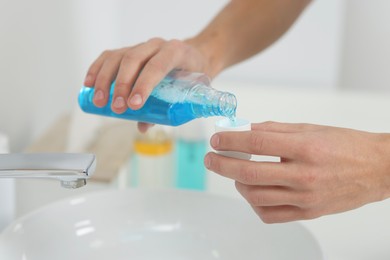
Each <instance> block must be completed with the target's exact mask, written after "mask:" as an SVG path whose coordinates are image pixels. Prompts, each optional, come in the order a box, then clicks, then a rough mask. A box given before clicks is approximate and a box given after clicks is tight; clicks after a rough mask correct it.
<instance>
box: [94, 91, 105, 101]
mask: <svg viewBox="0 0 390 260" xmlns="http://www.w3.org/2000/svg"><path fill="white" fill-rule="evenodd" d="M94 99H95V100H96V101H100V100H103V99H104V93H103V91H102V90H98V91H96V93H95V96H94Z"/></svg>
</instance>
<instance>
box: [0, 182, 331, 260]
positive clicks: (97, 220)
mask: <svg viewBox="0 0 390 260" xmlns="http://www.w3.org/2000/svg"><path fill="white" fill-rule="evenodd" d="M0 259H4V260H46V259H47V260H53V259H55V260H62V259H66V260H69V259H83V260H88V259H91V260H92V259H93V260H99V259H104V260H107V259H110V260H111V259H112V260H116V259H136V260H157V259H158V260H176V259H183V260H184V259H185V260H190V259H194V260H195V259H196V260H208V259H224V260H240V259H245V260H251V259H266V260H286V259H288V260H292V259H296V260H306V259H307V260H321V259H323V255H322V252H321V250H320V247H319V245H318V244H317V242H316V240H315V239H314V237H313V236H312V235H311V234H310V233H309V232H308V230H306V229H305V228H304V227H303V226H302V225H300V224H299V223H287V224H272V225H267V224H264V223H262V222H261V221H260V219H259V218H258V217H257V216H256V215H255V213H254V212H253V211H252V209H251V208H250V207H249V206H248V205H247V204H246V203H245V202H244V201H241V200H235V199H230V198H225V197H219V196H215V195H211V194H208V193H202V192H190V191H183V190H171V191H148V190H138V189H135V190H133V189H130V190H124V191H104V192H98V193H90V194H87V195H84V196H80V197H76V198H71V199H67V200H63V201H60V202H56V203H54V204H51V205H49V206H46V207H44V208H42V209H39V210H37V211H35V212H33V213H30V214H28V215H26V216H25V217H22V218H20V219H18V220H16V221H14V222H13V223H12V224H11V225H10V226H9V227H7V228H6V229H5V230H4V231H3V233H2V234H1V235H0Z"/></svg>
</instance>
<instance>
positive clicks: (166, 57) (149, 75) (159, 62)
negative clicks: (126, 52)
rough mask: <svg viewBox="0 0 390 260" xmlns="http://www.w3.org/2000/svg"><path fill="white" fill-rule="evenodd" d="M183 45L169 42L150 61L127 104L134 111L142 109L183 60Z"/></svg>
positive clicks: (173, 41) (177, 42)
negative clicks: (155, 88)
mask: <svg viewBox="0 0 390 260" xmlns="http://www.w3.org/2000/svg"><path fill="white" fill-rule="evenodd" d="M182 46H183V45H182V43H181V42H179V41H175V40H172V41H169V42H167V43H166V44H164V46H163V47H162V48H161V49H160V50H159V52H157V53H156V55H154V56H153V57H151V58H150V60H148V62H147V63H146V64H145V66H144V67H143V69H142V72H141V73H140V75H139V77H138V79H137V81H136V82H135V84H134V87H133V89H132V91H131V94H130V96H129V98H128V101H127V104H128V106H129V107H130V108H132V109H139V108H141V107H142V106H143V105H144V103H145V101H146V99H147V98H148V97H149V95H150V93H151V92H152V90H153V88H154V87H155V86H157V84H158V83H159V82H160V81H161V80H162V79H163V78H164V77H165V76H166V75H167V74H168V73H169V72H170V71H171V70H172V69H174V68H175V67H176V66H177V65H178V64H179V61H180V60H182V59H183V55H182V54H183V52H182V48H183V47H182Z"/></svg>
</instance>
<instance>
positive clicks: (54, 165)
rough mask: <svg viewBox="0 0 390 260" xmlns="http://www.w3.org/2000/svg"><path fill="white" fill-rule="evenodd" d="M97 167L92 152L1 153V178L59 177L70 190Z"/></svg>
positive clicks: (79, 184)
mask: <svg viewBox="0 0 390 260" xmlns="http://www.w3.org/2000/svg"><path fill="white" fill-rule="evenodd" d="M95 168H96V159H95V155H93V154H83V153H9V154H0V178H50V179H58V180H59V181H60V182H61V186H62V187H64V188H68V189H76V188H80V187H82V186H84V185H86V184H87V179H88V178H89V177H90V176H91V175H92V174H93V172H94V171H95Z"/></svg>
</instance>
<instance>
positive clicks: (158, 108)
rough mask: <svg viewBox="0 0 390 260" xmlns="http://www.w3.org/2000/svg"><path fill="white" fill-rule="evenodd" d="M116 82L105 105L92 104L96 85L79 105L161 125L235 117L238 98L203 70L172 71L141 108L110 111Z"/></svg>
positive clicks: (85, 89)
mask: <svg viewBox="0 0 390 260" xmlns="http://www.w3.org/2000/svg"><path fill="white" fill-rule="evenodd" d="M114 85H115V82H113V83H112V85H111V89H110V97H109V101H108V103H107V105H106V106H104V107H102V108H99V107H96V106H95V105H94V104H93V96H94V88H89V87H82V88H81V90H80V94H79V105H80V107H81V109H82V110H83V111H84V112H87V113H92V114H97V115H102V116H111V117H116V118H123V119H129V120H135V121H140V122H147V123H155V124H161V125H170V126H178V125H181V124H184V123H187V122H188V121H191V120H193V119H195V118H200V117H209V116H225V117H229V118H231V119H234V117H235V113H236V106H237V101H236V97H235V96H234V95H233V94H231V93H228V92H222V91H218V90H216V89H214V88H212V87H211V86H210V80H209V78H208V77H207V76H206V75H205V74H202V73H189V72H185V71H181V70H173V71H172V72H170V73H169V74H168V75H167V76H166V77H165V78H164V79H163V80H162V81H161V82H160V83H159V84H158V85H157V86H156V87H155V88H154V90H153V91H152V93H151V95H150V96H149V98H148V99H147V100H146V102H145V104H144V106H143V107H142V108H141V109H139V110H132V109H130V108H128V109H127V110H126V111H125V112H124V113H121V114H117V113H115V112H113V111H112V110H111V102H112V96H113V93H114Z"/></svg>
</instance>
